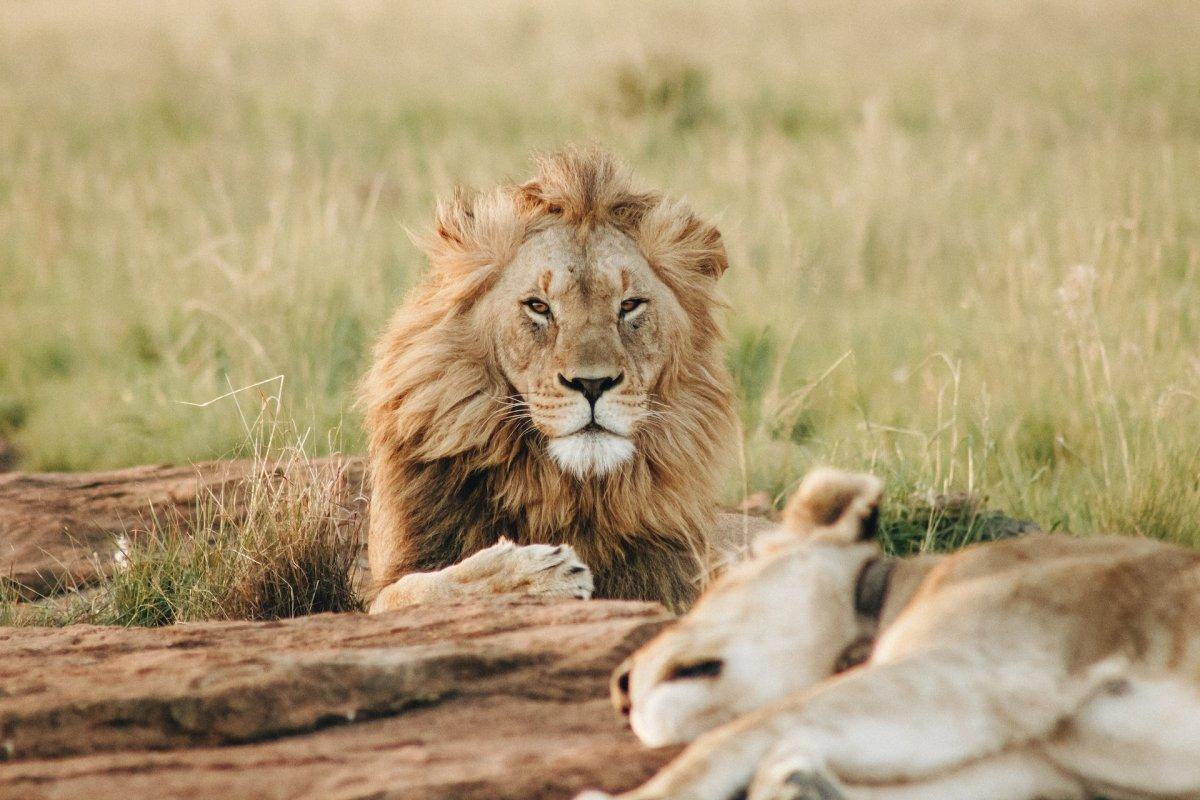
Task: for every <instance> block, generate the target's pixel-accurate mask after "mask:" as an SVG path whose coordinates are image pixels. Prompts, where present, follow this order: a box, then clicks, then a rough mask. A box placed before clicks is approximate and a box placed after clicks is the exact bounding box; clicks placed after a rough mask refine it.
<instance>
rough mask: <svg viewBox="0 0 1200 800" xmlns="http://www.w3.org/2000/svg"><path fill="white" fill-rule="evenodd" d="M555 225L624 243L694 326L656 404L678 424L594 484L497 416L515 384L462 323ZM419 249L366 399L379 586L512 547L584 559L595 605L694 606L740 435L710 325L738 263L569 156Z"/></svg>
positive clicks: (449, 216) (665, 209)
mask: <svg viewBox="0 0 1200 800" xmlns="http://www.w3.org/2000/svg"><path fill="white" fill-rule="evenodd" d="M556 222H566V223H568V224H570V225H572V226H574V228H575V230H576V233H577V235H578V236H579V237H580V238H581V239H586V237H587V236H588V235H589V233H590V232H591V231H593V230H595V229H597V227H598V226H609V227H611V228H615V229H617V230H619V231H620V232H622V233H624V234H625V235H627V236H628V237H629V238H630V239H632V240H633V241H634V243H636V245H637V248H638V250H639V251H640V252H641V254H642V255H643V256H644V258H645V259H646V261H648V262H649V264H650V265H651V267H652V269H653V270H654V272H655V274H656V275H657V276H658V278H659V279H661V281H663V282H664V283H665V284H666V285H667V286H668V287H669V288H670V289H671V291H672V292H673V294H674V295H675V297H676V299H677V300H678V302H679V304H680V306H681V307H682V308H683V309H684V311H685V312H686V320H687V326H688V330H687V332H686V334H687V335H686V336H682V337H678V342H679V343H678V345H677V346H676V348H675V350H674V351H673V352H671V353H669V354H668V355H667V360H666V367H665V368H664V369H663V370H662V371H661V374H660V375H659V376H658V379H657V382H656V384H655V385H654V386H653V388H652V391H651V397H652V398H653V400H654V401H655V402H656V403H657V404H660V405H661V406H662V407H666V408H669V409H670V412H671V413H669V414H662V415H655V416H653V417H651V418H650V419H648V420H647V421H646V422H645V423H644V424H642V425H641V426H640V427H639V428H638V429H637V430H636V431H635V433H634V434H633V439H634V442H635V443H636V455H635V457H634V458H633V459H632V460H631V461H629V462H627V463H625V464H624V465H623V466H622V467H621V468H620V469H618V470H617V471H615V472H613V473H611V474H608V475H605V476H602V477H597V478H590V479H587V480H581V479H578V478H575V477H572V476H570V475H567V474H565V473H564V472H563V471H562V470H561V469H560V468H559V467H557V466H556V465H555V464H554V463H552V462H551V460H550V459H549V458H548V457H547V455H546V452H545V440H544V438H543V437H542V436H541V435H540V434H539V433H538V432H537V431H535V430H532V429H531V426H529V425H528V424H526V421H524V420H522V419H521V418H520V417H519V415H512V414H502V413H497V408H498V402H499V401H501V400H502V399H503V398H509V397H512V396H513V394H514V389H513V387H512V386H511V385H510V383H509V382H508V381H507V380H506V378H505V375H504V373H503V371H502V369H501V368H500V366H499V363H498V359H497V355H496V353H495V351H494V347H495V344H494V343H493V342H492V340H491V338H490V337H489V336H488V335H487V331H485V330H480V329H479V327H478V323H476V322H473V321H472V319H471V317H470V314H469V313H468V312H469V311H470V309H471V308H472V306H473V305H474V304H476V303H477V302H479V301H480V300H481V298H483V297H485V296H486V295H487V293H488V292H489V290H491V289H492V287H494V286H495V284H496V281H497V280H498V277H499V276H500V275H501V274H502V272H503V270H504V269H505V265H506V264H507V263H508V262H509V261H511V260H512V258H513V257H514V255H515V254H516V252H517V250H518V248H520V246H521V244H522V243H523V242H524V241H525V240H526V239H527V237H529V236H530V235H531V234H533V233H534V232H536V231H538V230H540V229H543V228H545V227H546V226H547V225H550V224H553V223H556ZM421 243H422V246H423V247H424V249H425V251H426V253H427V255H428V258H429V272H428V274H427V276H426V277H425V279H424V281H423V283H422V284H421V285H420V286H419V287H418V288H417V289H416V290H415V291H414V292H413V293H412V295H411V296H410V297H409V298H408V299H407V301H406V302H405V303H404V305H403V307H402V308H401V309H400V310H399V311H398V312H397V313H396V315H395V316H394V318H393V319H392V321H391V323H390V325H389V326H388V328H387V330H386V332H385V333H384V334H383V336H382V337H381V339H380V340H379V343H378V345H377V346H376V348H375V353H374V363H373V366H372V367H371V369H370V372H369V374H368V375H367V377H366V379H365V381H364V383H363V386H362V403H363V405H364V406H365V409H366V427H367V431H368V434H369V440H370V443H369V448H370V464H371V473H372V483H373V489H372V497H371V526H370V541H369V555H370V561H371V570H372V575H373V578H374V581H375V583H376V587H377V588H383V587H386V586H388V585H389V584H391V583H392V582H393V581H395V580H396V579H398V578H399V577H401V576H403V575H406V574H408V573H411V572H414V571H428V570H436V569H441V568H443V567H446V566H449V565H451V564H454V563H456V562H458V561H459V560H461V559H462V558H464V557H466V556H469V555H471V554H472V553H475V552H478V551H480V550H482V549H483V548H486V547H488V546H490V545H492V544H494V543H496V542H497V541H498V540H499V538H500V537H501V536H506V537H508V538H509V539H511V540H512V541H514V542H516V543H518V544H529V543H538V542H541V543H565V544H569V545H571V546H573V547H574V549H575V551H576V552H577V554H578V555H579V557H580V558H581V559H582V560H583V561H584V562H585V563H586V564H587V565H588V566H589V567H591V569H592V571H593V573H594V575H595V584H596V595H597V596H599V597H611V598H641V599H653V600H660V601H663V602H665V603H668V604H669V605H672V606H675V607H681V606H685V605H686V604H687V603H688V602H690V600H691V599H692V598H693V597H694V595H695V593H696V591H697V588H698V586H699V583H700V580H701V578H702V577H703V575H704V574H705V572H706V570H707V564H706V561H705V558H706V557H705V554H706V553H708V552H709V551H710V545H711V541H710V536H711V532H712V530H713V524H714V515H713V511H714V500H715V492H716V486H717V474H718V470H719V467H720V466H721V465H722V463H723V461H724V458H723V456H724V449H723V448H725V447H726V446H727V445H728V443H729V442H730V441H732V438H733V432H734V417H733V411H732V398H731V391H730V380H729V377H728V374H727V372H726V370H725V368H724V365H723V363H722V354H721V347H720V343H721V330H720V327H719V325H718V322H717V319H716V317H715V314H716V312H717V311H718V310H719V309H720V307H721V303H720V302H719V300H718V298H717V296H716V294H715V291H716V289H715V278H717V277H718V276H719V275H720V274H721V273H722V272H724V270H725V268H726V266H727V261H726V255H725V250H724V246H723V245H722V243H721V237H720V234H719V233H718V232H717V230H716V228H714V227H713V226H711V225H709V224H707V223H704V222H702V221H701V220H699V219H698V218H697V217H696V216H695V215H694V214H693V213H692V212H691V211H690V210H689V209H688V208H687V207H686V206H684V205H682V204H681V203H679V202H676V201H672V200H668V199H666V198H664V197H662V196H661V195H659V194H658V193H656V192H650V191H641V190H637V189H635V188H634V187H633V185H632V184H631V182H630V180H629V178H628V177H627V176H626V175H625V173H624V172H623V171H622V170H621V169H619V168H618V167H617V165H616V164H615V163H614V162H613V161H612V160H611V159H610V158H609V157H607V156H606V155H604V154H602V153H600V152H597V151H594V150H583V149H572V150H567V151H564V152H561V153H557V154H553V155H547V156H544V157H541V158H539V159H538V161H537V175H536V177H535V178H534V179H533V180H531V181H528V182H526V183H523V184H520V185H507V186H502V187H500V188H498V189H496V190H494V191H492V192H490V193H486V194H472V193H469V192H457V193H456V194H455V195H454V197H453V198H451V199H450V200H449V201H446V202H444V203H442V204H441V205H440V206H439V208H438V213H437V222H436V225H435V229H434V231H433V232H432V233H431V234H430V235H429V236H427V237H425V238H423V239H422V240H421Z"/></svg>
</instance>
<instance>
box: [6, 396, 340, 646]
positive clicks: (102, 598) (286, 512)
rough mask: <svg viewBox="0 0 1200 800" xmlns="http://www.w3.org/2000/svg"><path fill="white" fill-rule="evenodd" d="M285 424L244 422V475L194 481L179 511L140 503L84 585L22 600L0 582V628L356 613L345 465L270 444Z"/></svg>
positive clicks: (298, 443) (297, 444)
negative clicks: (188, 504) (190, 498)
mask: <svg viewBox="0 0 1200 800" xmlns="http://www.w3.org/2000/svg"><path fill="white" fill-rule="evenodd" d="M273 406H274V403H273V402H270V401H269V402H268V404H266V405H265V407H264V408H266V409H271V410H273ZM287 430H288V428H287V426H286V425H281V424H279V423H277V422H274V421H273V420H271V419H268V418H267V417H266V416H265V415H260V416H259V417H258V418H257V419H256V420H255V421H254V422H253V423H250V427H249V436H248V437H247V441H248V444H249V446H250V447H251V452H250V455H251V458H252V464H253V468H252V469H251V471H250V474H249V475H248V476H247V477H246V479H245V480H244V481H240V482H238V483H237V484H234V485H223V486H221V487H220V488H218V489H208V490H204V491H203V492H202V493H201V494H200V496H198V497H197V498H196V499H195V501H194V503H193V505H192V508H190V509H188V510H187V513H184V511H183V510H180V509H175V508H169V509H155V508H149V509H147V513H146V515H145V519H144V521H143V522H142V523H140V524H139V525H138V526H137V527H135V528H130V529H128V530H126V532H125V533H124V534H123V535H121V536H120V537H118V539H117V540H116V542H115V543H114V545H115V547H114V549H112V550H102V551H101V552H97V553H94V554H93V555H92V558H93V559H95V560H96V562H97V563H96V566H97V571H98V572H99V573H101V574H102V575H104V578H103V580H101V581H100V582H99V583H98V584H97V585H96V586H94V587H82V588H81V587H73V586H63V587H60V589H61V591H54V592H50V593H49V594H48V595H47V596H46V597H44V598H41V599H39V600H37V601H35V602H22V599H21V597H20V595H19V592H18V590H17V588H16V585H15V584H14V583H12V582H9V581H3V580H0V625H69V624H73V623H81V622H86V623H91V624H99V625H123V626H147V627H153V626H158V625H170V624H172V623H175V622H195V621H202V620H234V619H249V620H272V619H282V618H287V617H298V616H304V615H307V614H316V613H321V612H345V611H360V610H362V608H363V599H362V596H361V594H360V590H361V589H362V588H363V587H361V586H360V585H359V581H360V578H361V576H362V575H363V570H362V568H361V565H360V559H361V557H362V556H363V554H364V552H363V536H362V534H363V530H362V525H363V519H362V516H361V514H360V513H359V510H358V509H357V507H356V506H355V505H354V504H353V498H351V497H349V493H348V487H349V484H348V483H347V481H348V480H349V477H348V475H347V474H346V466H347V465H346V463H345V462H344V461H343V460H341V459H336V458H335V459H328V460H322V461H314V460H312V459H310V458H309V457H308V456H307V454H306V453H305V452H304V451H303V449H302V440H299V439H296V438H295V437H294V436H292V435H290V434H289V435H288V436H287V437H286V438H288V439H289V440H291V441H292V443H291V444H287V445H284V446H279V445H278V444H277V443H278V442H279V441H280V440H281V439H283V438H284V437H283V436H282V435H281V434H282V433H283V432H285V431H287Z"/></svg>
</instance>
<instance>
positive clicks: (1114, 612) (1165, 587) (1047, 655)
mask: <svg viewBox="0 0 1200 800" xmlns="http://www.w3.org/2000/svg"><path fill="white" fill-rule="evenodd" d="M876 497H877V495H876ZM865 516H866V515H862V518H865ZM799 533H800V535H801V536H803V537H805V539H804V540H803V541H801V542H799V543H797V544H794V545H792V546H790V547H788V546H783V547H781V548H780V549H778V550H776V551H774V552H771V553H768V554H766V555H764V556H761V557H760V558H758V559H755V560H753V561H751V562H749V563H747V564H745V565H742V566H741V567H738V568H735V569H734V570H732V571H731V572H730V574H729V575H727V577H726V578H725V579H724V580H722V581H720V582H718V584H717V585H715V586H714V587H713V588H712V590H711V591H710V595H711V596H706V597H705V598H702V599H701V601H700V602H699V603H698V604H697V607H696V608H695V609H694V610H693V612H692V614H690V615H689V616H688V617H685V618H684V619H683V620H682V622H681V623H680V625H679V628H678V630H675V629H671V630H668V631H667V632H665V633H664V634H662V635H661V636H660V637H659V639H657V640H655V641H653V642H651V643H650V644H648V645H647V646H646V647H645V648H644V649H643V651H640V652H639V653H637V654H635V656H634V657H633V659H632V664H631V665H630V666H629V667H627V668H626V670H627V671H626V672H624V673H622V675H623V686H622V689H623V692H624V693H625V696H624V697H623V698H622V702H623V703H626V704H631V705H632V711H633V720H634V726H635V730H638V731H639V735H642V736H643V738H646V739H648V740H653V741H654V743H665V742H667V741H672V740H676V741H677V740H679V739H680V738H690V737H692V736H695V735H697V734H698V733H700V732H701V731H703V730H706V729H711V730H710V732H708V733H705V734H703V735H700V736H699V738H698V739H696V741H695V742H694V743H693V744H692V745H691V746H690V747H689V748H688V749H687V750H686V751H685V752H684V754H683V755H681V756H680V757H679V758H678V759H677V760H676V761H675V762H674V763H673V764H671V765H670V766H669V767H667V768H666V769H665V770H664V771H663V772H661V773H660V774H659V775H658V776H656V777H655V778H654V779H653V780H652V781H650V782H649V783H647V784H646V785H645V786H643V787H641V788H640V789H637V790H635V791H633V792H630V793H628V794H627V795H623V797H624V798H627V800H652V799H653V800H666V798H680V799H682V798H689V799H690V800H705V799H706V798H708V799H710V800H728V798H732V797H735V796H737V795H738V793H739V792H742V791H746V790H747V789H748V790H749V797H750V798H752V800H772V799H774V798H809V797H811V798H822V800H832V799H834V798H846V800H854V799H855V798H872V800H874V798H879V800H883V798H902V799H904V800H935V799H937V798H947V799H948V798H964V797H978V798H989V800H1037V799H1039V798H1041V799H1043V800H1055V798H1087V797H1089V796H1092V795H1093V794H1103V795H1104V796H1106V797H1110V798H1114V799H1115V798H1130V799H1131V800H1142V798H1170V799H1171V800H1185V799H1192V798H1196V797H1200V554H1197V553H1196V552H1194V551H1191V550H1186V549H1183V548H1179V547H1174V546H1170V545H1166V544H1163V543H1160V542H1155V541H1150V540H1143V539H1134V538H1127V537H1096V538H1075V537H1068V536H1062V535H1043V534H1038V535H1031V536H1028V537H1024V538H1021V539H1015V540H1009V541H1003V542H997V543H991V544H985V545H978V546H975V547H972V548H968V549H967V550H964V551H962V552H960V553H956V554H954V555H948V556H942V557H929V556H926V557H920V558H915V559H909V560H901V561H898V562H895V563H894V565H893V566H891V569H890V576H889V579H888V581H887V589H886V592H885V593H884V594H883V595H882V603H881V605H880V607H879V608H878V614H877V616H876V615H874V614H872V615H870V616H869V617H864V616H863V614H862V613H861V612H860V613H855V611H854V607H855V604H856V602H858V601H860V600H861V598H862V596H863V576H864V575H867V574H869V572H870V570H868V565H872V568H874V567H873V565H875V564H877V563H878V559H879V552H878V548H877V547H876V546H875V545H874V544H873V543H870V542H865V541H859V540H856V539H853V538H846V537H845V533H844V531H843V532H840V533H836V535H829V530H828V528H824V529H823V528H822V526H820V525H816V526H813V527H812V529H811V530H809V531H800V532H799ZM789 570H790V572H789ZM770 603H776V604H779V605H781V606H786V607H790V608H792V609H793V610H794V613H795V615H796V616H797V617H798V618H799V620H800V621H798V622H797V623H796V624H797V625H801V624H803V623H802V622H801V621H803V620H805V619H807V620H808V621H809V625H810V626H811V627H813V628H817V629H819V633H818V634H817V635H816V636H815V638H809V639H807V640H804V641H803V645H802V646H801V647H800V648H798V649H797V650H795V651H793V653H794V655H792V656H790V663H789V661H787V660H783V661H782V662H780V660H779V659H776V661H775V662H772V661H771V660H770V659H764V658H763V653H765V652H767V651H766V649H765V647H766V646H765V645H761V644H758V643H757V642H756V641H755V640H754V639H753V638H744V639H743V638H741V636H740V631H739V630H737V629H732V630H730V629H726V630H725V631H724V632H723V635H722V634H719V633H718V634H713V633H705V631H710V630H711V629H712V628H713V627H714V626H718V625H719V624H720V623H719V622H718V620H721V619H727V618H728V616H729V614H730V613H731V610H732V609H734V608H738V607H739V606H740V611H741V613H742V615H743V619H744V620H745V622H744V623H743V624H744V625H745V626H746V627H748V628H749V627H752V626H753V625H754V620H762V619H768V620H769V619H770V617H769V616H768V615H767V613H766V611H765V608H766V605H767V604H770ZM846 608H849V612H850V613H849V614H848V615H847V614H845V613H844V609H846ZM822 619H834V620H835V623H834V624H832V625H824V626H823V625H822ZM767 624H768V626H772V627H773V628H774V629H773V630H767V631H765V632H764V631H759V632H758V635H760V636H763V637H769V636H771V635H772V633H773V634H774V635H775V637H776V638H783V639H791V640H794V641H796V640H800V639H803V637H804V634H803V633H802V632H796V630H794V629H793V630H789V629H786V628H785V627H784V626H782V625H780V624H775V625H773V624H772V623H771V622H768V623H767ZM864 637H866V638H868V639H869V640H870V641H871V643H872V645H873V646H871V647H870V649H869V657H868V660H867V661H866V663H864V664H862V665H861V666H858V667H855V668H852V669H849V670H848V671H845V672H843V673H841V674H839V675H836V676H833V675H832V673H833V671H834V669H835V666H834V665H835V664H836V663H837V662H838V660H839V657H840V656H841V655H843V654H844V653H845V652H846V651H847V649H848V648H851V647H853V646H854V644H855V643H856V642H858V641H861V640H863V639H864ZM775 652H781V651H775ZM697 663H703V664H712V665H717V666H711V667H709V668H708V673H709V675H710V676H711V677H709V678H708V679H707V681H697V680H694V679H689V678H688V677H687V676H688V675H690V674H692V673H695V672H696V671H695V670H694V669H692V670H691V671H690V672H689V669H688V667H687V665H690V664H697ZM755 663H757V664H758V665H759V671H760V673H761V674H760V675H754V674H753V667H752V666H751V665H753V664H755ZM681 665H682V666H681ZM821 672H824V674H825V676H826V677H824V678H821V677H820V674H821ZM680 675H683V676H685V677H684V678H683V679H679V678H677V677H673V676H680ZM796 676H800V677H796ZM759 678H761V682H764V683H766V684H768V685H771V686H772V687H773V689H772V691H774V693H775V697H774V699H772V698H769V697H764V696H761V695H760V696H759V697H757V698H756V700H755V703H757V705H755V706H754V707H753V709H752V710H751V709H748V708H747V707H745V706H742V707H740V708H739V711H738V713H739V714H741V715H740V716H739V717H738V718H737V719H734V721H732V722H726V723H725V724H723V725H720V723H721V722H722V721H723V719H724V718H722V717H721V716H720V714H719V713H718V712H719V711H720V709H722V708H729V707H737V704H738V702H739V699H740V698H741V697H743V696H745V695H748V694H750V695H752V694H754V691H753V687H754V686H755V684H756V683H757V682H759V681H758V679H759ZM814 678H816V679H815V680H814ZM717 725H720V727H716V728H715V729H712V728H713V727H714V726H717Z"/></svg>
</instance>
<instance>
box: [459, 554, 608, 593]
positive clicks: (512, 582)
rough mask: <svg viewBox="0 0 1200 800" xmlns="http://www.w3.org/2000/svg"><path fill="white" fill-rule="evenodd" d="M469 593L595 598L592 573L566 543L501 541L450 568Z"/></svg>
mask: <svg viewBox="0 0 1200 800" xmlns="http://www.w3.org/2000/svg"><path fill="white" fill-rule="evenodd" d="M451 569H452V570H453V573H454V574H453V578H454V579H455V580H456V581H457V582H459V583H460V584H464V585H466V586H464V587H463V588H466V589H468V591H469V592H470V593H475V592H478V593H481V594H523V595H532V596H534V597H554V598H567V597H573V598H576V599H578V600H587V599H588V598H589V597H591V596H592V591H593V589H594V583H593V580H592V571H591V570H590V569H589V568H588V566H587V564H584V563H583V562H582V561H581V560H580V559H579V556H577V555H576V554H575V550H574V548H572V547H571V546H570V545H567V544H528V545H517V544H514V543H513V542H511V541H509V540H508V539H501V540H500V541H499V542H497V543H496V544H494V545H492V546H491V547H489V548H487V549H485V550H480V551H479V552H478V553H476V554H475V555H473V556H471V557H470V558H467V559H466V560H464V561H462V562H461V563H459V564H457V565H455V566H454V567H452V568H451Z"/></svg>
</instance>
